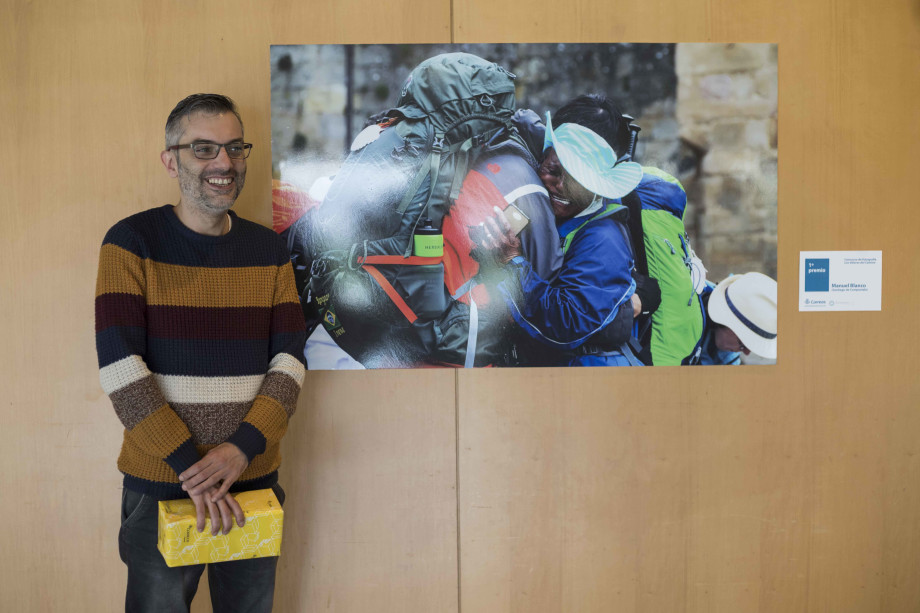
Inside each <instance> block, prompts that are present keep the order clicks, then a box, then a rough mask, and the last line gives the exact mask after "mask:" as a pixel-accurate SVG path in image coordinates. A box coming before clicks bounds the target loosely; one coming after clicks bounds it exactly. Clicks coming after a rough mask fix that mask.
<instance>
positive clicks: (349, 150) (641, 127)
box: [271, 43, 777, 369]
mask: <svg viewBox="0 0 920 613" xmlns="http://www.w3.org/2000/svg"><path fill="white" fill-rule="evenodd" d="M271 90H272V92H271V108H272V117H271V122H272V172H273V181H272V206H273V222H274V228H275V230H276V231H277V232H279V233H281V234H282V236H284V237H285V238H286V240H287V244H288V247H289V249H290V251H291V257H292V261H293V264H294V269H295V276H296V281H297V290H298V292H299V294H300V299H301V304H302V306H303V311H304V315H305V316H306V319H307V322H308V327H309V328H310V329H311V330H312V332H311V334H310V337H309V340H308V341H307V344H306V347H305V349H304V351H305V356H306V359H307V363H308V367H309V368H310V369H358V368H430V367H454V368H472V367H527V366H530V367H541V366H676V365H742V364H743V365H750V364H759V365H762V364H773V363H775V361H776V356H777V338H776V336H777V335H776V331H777V322H776V304H777V302H776V300H777V284H776V269H777V256H776V248H777V232H776V228H777V48H776V45H773V44H724V43H719V44H710V43H692V44H691V43H677V44H627V43H617V44H612V43H608V44H583V43H579V44H569V43H554V44H546V43H541V44H462V45H448V44H439V45H296V46H273V47H272V48H271Z"/></svg>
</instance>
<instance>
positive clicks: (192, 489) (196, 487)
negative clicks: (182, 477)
mask: <svg viewBox="0 0 920 613" xmlns="http://www.w3.org/2000/svg"><path fill="white" fill-rule="evenodd" d="M220 479H221V476H220V474H219V473H216V472H215V473H212V474H211V475H209V476H208V478H207V479H205V480H204V481H199V482H198V483H193V482H192V481H189V482H187V483H183V484H182V489H184V490H185V491H186V492H188V493H189V495H192V496H197V495H198V494H203V493H204V492H206V491H207V490H209V489H211V488H212V487H217V484H218V483H219V482H220Z"/></svg>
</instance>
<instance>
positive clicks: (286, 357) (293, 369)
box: [268, 353, 306, 387]
mask: <svg viewBox="0 0 920 613" xmlns="http://www.w3.org/2000/svg"><path fill="white" fill-rule="evenodd" d="M268 369H269V370H277V371H279V372H283V373H284V374H286V375H288V376H289V377H290V378H291V379H293V380H294V381H296V382H297V386H298V387H300V386H302V385H303V380H304V377H305V376H306V369H305V368H304V367H303V364H302V363H301V362H300V360H298V359H297V358H295V357H294V356H292V355H291V354H290V353H279V354H277V355H276V356H275V357H274V358H272V361H271V364H269V365H268Z"/></svg>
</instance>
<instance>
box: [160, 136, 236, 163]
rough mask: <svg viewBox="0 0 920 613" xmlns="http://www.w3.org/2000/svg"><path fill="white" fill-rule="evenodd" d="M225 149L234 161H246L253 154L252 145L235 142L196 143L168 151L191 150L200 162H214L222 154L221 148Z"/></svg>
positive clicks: (175, 146)
mask: <svg viewBox="0 0 920 613" xmlns="http://www.w3.org/2000/svg"><path fill="white" fill-rule="evenodd" d="M221 147H223V148H224V151H226V152H227V157H229V158H230V159H232V160H244V159H246V158H248V157H249V154H250V153H252V143H240V142H233V143H227V144H226V145H221V144H219V143H210V142H207V141H195V142H194V143H189V144H187V145H173V146H171V147H167V148H166V150H167V151H177V150H179V149H191V150H192V153H193V154H194V155H195V157H196V158H198V159H199V160H213V159H214V158H216V157H217V156H218V155H219V154H220V148H221Z"/></svg>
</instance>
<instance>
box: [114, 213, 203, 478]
mask: <svg viewBox="0 0 920 613" xmlns="http://www.w3.org/2000/svg"><path fill="white" fill-rule="evenodd" d="M146 307H147V304H146V267H145V260H144V258H142V257H141V249H140V241H139V240H138V239H137V237H136V236H135V235H134V233H133V231H132V230H131V229H130V227H128V226H127V225H125V224H124V223H123V222H122V223H119V224H117V225H115V226H114V227H113V228H112V229H111V230H109V232H108V234H106V237H105V239H104V240H103V244H102V249H101V250H100V254H99V272H98V276H97V278H96V353H97V357H98V359H99V380H100V383H101V384H102V389H103V390H104V391H105V393H106V394H107V395H108V396H109V398H110V399H111V401H112V406H113V407H114V408H115V414H116V415H117V416H118V418H119V419H120V420H121V422H122V424H124V427H125V437H126V439H128V440H129V441H130V442H131V443H132V444H134V445H136V446H137V447H138V448H139V449H140V450H142V451H143V452H145V453H147V454H150V455H152V456H154V457H157V458H161V459H162V460H164V461H165V462H166V463H167V464H168V465H169V466H170V467H171V468H172V469H173V470H174V471H176V474H179V473H181V472H183V471H184V470H185V469H186V468H188V467H189V466H191V465H192V464H194V463H195V462H197V461H198V460H199V459H200V455H199V454H198V451H197V450H196V449H195V445H194V443H193V442H192V436H191V433H190V432H189V429H188V427H187V426H186V425H185V423H184V422H183V421H182V419H181V418H180V417H179V416H178V415H177V414H176V412H175V411H174V410H173V409H172V407H170V405H169V403H168V402H167V401H166V399H165V398H164V396H163V393H162V391H161V390H160V388H159V386H158V384H157V382H156V380H155V378H154V376H153V373H151V371H150V369H149V368H148V367H147V362H146V358H145V356H146V351H147V326H146V323H147V317H146V311H147V308H146Z"/></svg>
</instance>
